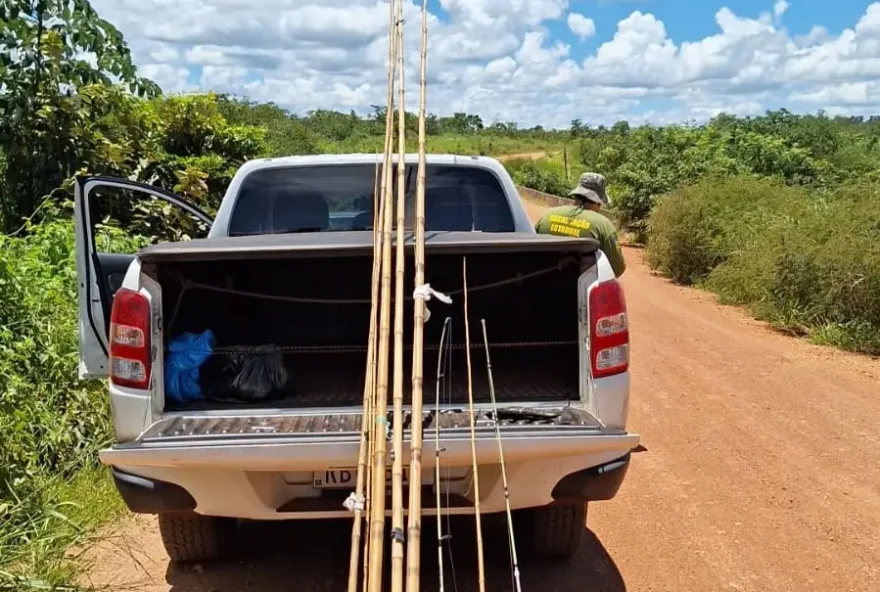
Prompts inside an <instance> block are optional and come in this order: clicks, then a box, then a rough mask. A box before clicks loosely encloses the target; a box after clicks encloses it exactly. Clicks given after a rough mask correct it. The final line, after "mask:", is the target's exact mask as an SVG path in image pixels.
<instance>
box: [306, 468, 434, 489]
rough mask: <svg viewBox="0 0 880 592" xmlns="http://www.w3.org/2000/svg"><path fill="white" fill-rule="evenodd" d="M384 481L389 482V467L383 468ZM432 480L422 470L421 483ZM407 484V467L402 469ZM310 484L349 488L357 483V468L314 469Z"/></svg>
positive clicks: (427, 473) (325, 487)
mask: <svg viewBox="0 0 880 592" xmlns="http://www.w3.org/2000/svg"><path fill="white" fill-rule="evenodd" d="M385 481H386V482H387V483H388V484H389V486H390V484H391V467H388V468H387V469H385ZM433 482H434V480H433V475H432V474H431V472H430V471H425V472H422V485H431V484H432V483H433ZM408 484H409V468H408V467H404V469H403V485H404V487H406V486H407V485H408ZM312 485H313V486H314V488H315V489H351V490H354V488H355V485H357V469H328V470H326V471H315V473H314V477H313V482H312Z"/></svg>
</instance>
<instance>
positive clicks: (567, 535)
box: [532, 502, 587, 559]
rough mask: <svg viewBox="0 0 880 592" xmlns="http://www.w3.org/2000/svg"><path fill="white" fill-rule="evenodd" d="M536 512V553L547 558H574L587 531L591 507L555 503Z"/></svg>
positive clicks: (534, 517) (534, 538)
mask: <svg viewBox="0 0 880 592" xmlns="http://www.w3.org/2000/svg"><path fill="white" fill-rule="evenodd" d="M532 512H534V513H533V518H532V519H533V523H532V524H533V528H534V531H533V538H532V550H533V551H534V553H535V554H536V555H538V556H545V557H559V558H565V559H567V558H570V557H574V556H575V555H576V554H577V552H578V551H579V550H580V548H581V541H583V538H584V531H586V528H587V503H586V502H561V503H553V504H550V505H549V506H544V507H542V508H535V509H534V510H532Z"/></svg>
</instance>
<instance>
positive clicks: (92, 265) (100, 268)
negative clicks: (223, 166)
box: [74, 176, 213, 378]
mask: <svg viewBox="0 0 880 592" xmlns="http://www.w3.org/2000/svg"><path fill="white" fill-rule="evenodd" d="M98 198H100V200H101V201H103V200H107V201H108V202H112V204H113V206H114V207H115V208H116V211H123V212H124V211H126V210H128V211H129V212H130V211H132V210H133V209H134V208H135V206H136V203H135V202H136V200H137V201H139V200H142V199H146V200H149V201H151V202H156V201H162V202H165V204H169V205H170V206H173V207H176V208H179V209H181V210H183V211H184V212H186V213H187V214H188V215H189V216H191V217H192V218H193V219H194V220H195V221H196V224H197V227H198V228H197V230H198V232H197V233H193V234H195V236H192V237H191V238H203V237H205V236H207V234H208V231H209V230H210V227H211V224H212V222H213V220H212V218H211V217H210V216H209V215H208V214H206V213H205V212H203V211H202V210H201V209H199V208H198V207H196V206H195V205H193V204H192V203H190V202H188V201H187V200H186V199H184V198H182V197H180V196H177V195H174V194H173V193H169V192H167V191H165V190H163V189H159V188H156V187H153V186H151V185H146V184H143V183H136V182H133V181H129V180H127V179H117V178H113V177H100V176H84V177H77V179H76V183H75V191H74V204H75V207H74V216H75V228H76V272H77V293H78V300H79V356H80V360H79V376H80V378H106V377H107V376H108V375H109V330H110V310H111V308H112V305H113V297H114V295H115V294H116V292H117V290H119V288H120V287H121V286H122V283H123V281H124V279H125V276H126V273H127V272H128V269H129V266H130V265H131V263H132V261H134V259H135V254H134V253H133V252H132V253H109V252H102V249H101V246H102V245H99V244H98V241H96V239H95V237H96V228H97V225H98V224H100V223H102V221H103V218H104V214H105V213H106V212H108V211H112V210H111V209H109V208H108V209H104V210H102V208H101V207H100V205H99V204H98V201H99V199H98ZM165 211H167V209H166V210H165ZM160 242H161V241H160Z"/></svg>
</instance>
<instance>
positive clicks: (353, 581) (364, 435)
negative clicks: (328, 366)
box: [344, 155, 385, 592]
mask: <svg viewBox="0 0 880 592" xmlns="http://www.w3.org/2000/svg"><path fill="white" fill-rule="evenodd" d="M379 170H380V167H379V158H378V155H377V158H376V176H375V179H374V181H373V195H374V196H377V197H378V193H379ZM384 205H385V204H384V203H382V204H381V205H380V206H379V207H375V205H374V208H373V212H374V213H373V272H372V278H371V282H370V294H371V298H372V303H373V304H372V306H371V307H370V332H369V336H368V337H367V369H366V378H365V379H364V402H363V414H362V416H361V439H360V446H359V449H358V465H357V481H356V485H355V492H354V493H353V494H352V495H351V496H349V498H348V499H347V500H346V501H345V503H344V505H345V507H346V508H348V509H349V510H351V511H353V512H354V523H353V525H352V529H351V553H350V556H349V565H348V592H357V573H358V563H359V561H360V555H359V553H360V543H361V531H362V527H363V524H362V520H363V518H364V512H365V511H366V512H369V510H368V502H367V499H366V498H365V496H364V485H365V483H366V480H367V460H368V459H367V455H368V451H369V442H370V438H371V436H370V429H371V427H372V426H373V425H374V424H375V422H373V421H370V417H371V413H372V408H373V403H374V401H373V396H374V395H375V393H376V381H375V377H376V321H377V317H378V298H377V297H378V293H379V271H380V270H379V257H378V256H377V255H378V253H379V250H380V248H381V238H382V237H381V234H379V232H378V231H377V229H378V228H379V224H378V222H379V218H380V217H381V212H380V210H382V209H383V208H384Z"/></svg>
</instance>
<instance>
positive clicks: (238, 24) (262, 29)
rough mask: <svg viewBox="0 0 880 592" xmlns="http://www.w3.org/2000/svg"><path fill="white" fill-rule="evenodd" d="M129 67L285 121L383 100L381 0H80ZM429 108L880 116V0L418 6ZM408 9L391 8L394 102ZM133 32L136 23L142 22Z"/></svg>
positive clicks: (501, 115)
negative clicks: (397, 46)
mask: <svg viewBox="0 0 880 592" xmlns="http://www.w3.org/2000/svg"><path fill="white" fill-rule="evenodd" d="M92 2H93V5H94V6H95V8H97V9H98V11H99V12H100V13H101V14H102V15H103V16H104V17H105V18H108V19H109V20H110V21H111V22H113V23H114V24H116V25H117V26H118V27H119V28H120V29H121V30H122V31H123V33H124V34H125V35H126V39H127V40H128V41H129V43H130V45H131V47H132V50H133V54H134V56H135V61H136V63H137V64H138V66H139V67H140V69H141V72H142V73H143V74H145V75H147V76H149V77H151V78H153V79H154V80H156V81H157V82H158V83H159V84H160V85H162V87H163V88H165V89H166V90H167V91H169V92H184V91H196V90H216V91H220V92H228V93H232V94H237V95H242V96H249V97H251V98H253V99H256V100H266V101H269V100H271V101H273V102H275V103H278V104H280V105H282V106H285V107H287V108H289V109H291V110H293V111H296V112H305V111H308V110H310V109H315V108H319V107H329V108H337V109H344V110H349V109H354V110H356V111H359V112H367V111H369V109H370V107H369V106H370V104H375V103H383V102H384V93H385V83H384V77H385V63H384V62H385V57H386V55H387V15H388V4H387V0H385V2H384V3H383V0H260V1H259V2H254V1H253V0H92ZM428 6H429V11H430V13H431V21H430V31H429V35H430V58H429V78H430V90H429V99H428V101H429V109H430V110H431V111H434V112H438V113H441V114H445V113H451V112H452V111H455V110H462V109H465V110H469V111H472V112H478V113H479V114H480V115H481V116H483V118H484V119H485V120H487V121H493V120H503V121H517V122H518V123H520V124H521V125H537V124H540V125H544V126H547V127H554V126H565V125H567V124H568V122H569V121H570V120H571V119H573V118H575V117H577V118H580V119H583V120H584V121H587V122H589V123H608V122H613V121H616V120H618V119H629V120H630V121H632V122H634V123H639V122H642V121H650V122H653V123H666V122H676V121H690V120H701V119H705V118H707V117H711V116H712V115H715V114H717V113H720V112H730V113H737V114H755V113H760V112H762V111H763V110H765V109H768V108H778V107H787V108H789V109H792V110H794V111H801V112H803V111H812V112H814V111H817V110H819V109H824V110H826V111H828V112H829V113H832V114H870V113H880V82H878V81H880V1H878V2H871V1H866V0H837V1H836V2H834V3H833V8H831V7H829V5H828V4H827V3H824V2H819V0H787V1H786V0H703V1H700V2H697V1H695V0H691V2H685V1H684V0H429V4H428ZM418 10H419V8H418V5H417V4H416V3H415V2H413V0H406V4H405V11H406V16H407V27H406V35H405V38H406V47H407V55H406V58H407V60H408V63H409V64H410V66H409V68H408V82H407V88H408V93H409V94H408V97H409V99H408V104H409V106H414V105H415V100H416V91H417V88H418V87H417V80H416V79H415V76H414V74H415V72H416V70H417V69H416V67H415V65H416V64H417V60H418V41H419V40H418V36H419V30H418V17H419V12H418ZM144 23H150V26H149V27H145V26H144Z"/></svg>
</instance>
